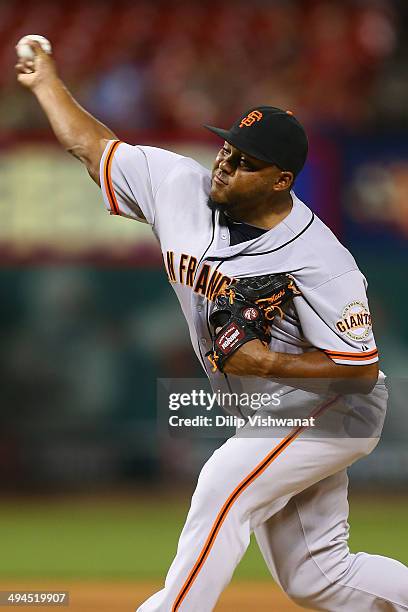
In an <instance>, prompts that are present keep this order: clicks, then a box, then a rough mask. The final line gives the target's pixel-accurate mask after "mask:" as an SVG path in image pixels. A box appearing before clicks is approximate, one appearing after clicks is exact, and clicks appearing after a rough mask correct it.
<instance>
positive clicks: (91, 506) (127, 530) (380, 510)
mask: <svg viewBox="0 0 408 612" xmlns="http://www.w3.org/2000/svg"><path fill="white" fill-rule="evenodd" d="M187 507H188V500H187V499H184V498H183V500H182V501H169V500H166V499H159V498H158V499H151V500H146V499H143V500H137V499H132V500H129V499H128V500H121V501H114V500H108V501H107V500H103V499H101V500H99V501H97V500H94V501H84V500H65V501H63V502H62V501H59V502H56V501H51V500H48V501H41V502H33V501H23V500H20V501H19V502H18V503H11V502H4V501H3V502H2V504H1V506H0V538H1V539H0V541H1V551H2V554H1V555H0V578H51V579H52V578H67V579H72V578H81V579H83V578H84V579H100V578H105V579H107V578H112V579H118V580H119V579H132V580H148V579H158V578H162V577H163V576H164V574H165V572H166V570H167V568H168V566H169V563H170V561H171V559H172V557H173V555H174V551H175V548H176V544H177V538H178V534H179V531H180V529H181V526H182V524H183V521H184V517H185V513H186V510H187ZM407 510H408V499H407V498H398V499H396V498H390V499H388V498H387V497H384V499H383V500H382V501H381V500H379V499H377V498H376V499H374V498H365V499H363V498H359V499H355V500H354V501H353V502H352V503H351V518H350V523H351V526H352V528H351V540H350V545H351V549H352V550H353V551H358V550H366V551H367V552H372V553H377V554H383V555H389V556H393V557H396V558H398V559H399V560H400V561H402V562H404V563H406V564H408V543H407V533H408V526H407V520H406V519H407ZM235 577H236V578H238V579H239V578H245V579H249V580H254V579H259V580H263V579H267V578H268V577H269V575H268V572H267V570H266V569H265V566H264V563H263V561H262V558H261V556H260V554H259V552H258V549H257V547H256V545H255V544H254V543H252V544H251V546H250V549H249V550H248V552H247V554H246V556H245V558H244V560H243V561H242V563H241V565H240V566H239V568H238V570H237V572H236V574H235Z"/></svg>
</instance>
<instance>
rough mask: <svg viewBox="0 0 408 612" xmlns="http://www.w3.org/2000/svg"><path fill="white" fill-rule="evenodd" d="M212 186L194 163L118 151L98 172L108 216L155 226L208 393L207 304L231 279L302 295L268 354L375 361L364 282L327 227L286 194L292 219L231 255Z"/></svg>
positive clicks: (117, 146)
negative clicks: (317, 353) (292, 285)
mask: <svg viewBox="0 0 408 612" xmlns="http://www.w3.org/2000/svg"><path fill="white" fill-rule="evenodd" d="M210 180H211V179H210V172H209V171H208V170H207V169H206V168H203V167H202V166H201V165H200V164H198V163H197V162H195V161H194V160H192V159H190V158H187V157H183V156H181V155H177V154H175V153H171V152H169V151H165V150H162V149H158V148H154V147H145V146H131V145H128V144H125V143H120V142H118V141H113V142H110V143H109V144H108V146H107V148H106V151H105V153H104V155H103V159H102V163H101V186H102V191H103V195H104V200H105V204H106V207H107V208H108V210H109V211H110V212H111V214H114V215H123V216H126V217H130V218H132V219H139V220H140V218H141V213H142V215H143V216H144V218H145V219H146V221H147V222H148V223H149V224H150V225H151V226H152V229H153V232H154V234H155V236H156V237H157V238H158V240H159V242H160V246H161V249H162V253H163V259H164V263H165V266H166V270H167V274H168V277H169V281H170V283H171V284H172V286H173V288H174V291H175V292H176V294H177V297H178V299H179V301H180V304H181V307H182V309H183V313H184V316H185V318H186V319H187V322H188V325H189V329H190V335H191V340H192V343H193V346H194V350H195V352H196V354H197V356H198V358H199V359H200V361H201V363H202V365H203V367H204V369H205V370H206V372H207V374H208V375H209V376H210V377H211V378H212V379H213V381H212V382H213V383H214V385H215V386H217V379H220V377H221V375H220V373H215V374H214V373H213V372H212V371H211V365H210V363H209V362H208V360H207V359H206V358H205V353H206V352H207V351H208V350H209V348H210V335H209V327H208V323H207V320H208V314H209V311H210V309H211V301H212V298H213V297H214V294H215V293H216V292H217V291H219V290H220V288H221V287H222V286H223V285H225V284H226V283H227V282H228V281H229V280H230V279H232V278H239V277H245V276H256V275H260V274H270V273H279V272H289V273H290V274H292V275H293V277H294V278H295V280H296V284H297V286H298V288H299V289H300V290H301V293H302V295H301V296H299V297H296V298H295V299H294V300H293V306H291V307H289V308H287V309H286V313H285V317H284V318H283V319H279V318H277V319H275V322H274V325H273V328H272V341H271V345H270V348H271V350H273V351H278V352H285V353H302V352H304V351H309V350H311V349H315V348H317V349H320V350H322V351H324V352H325V353H326V354H327V355H328V356H329V357H330V358H331V359H332V360H333V361H334V362H336V363H339V364H350V365H365V364H370V363H374V362H375V361H377V360H378V351H377V348H376V345H375V340H374V336H373V332H372V325H371V317H370V312H369V307H368V302H367V296H366V287H367V283H366V280H365V278H364V277H363V275H362V274H361V272H360V271H359V269H358V267H357V264H356V262H355V260H354V258H353V257H352V255H351V254H350V253H349V251H347V249H345V248H344V247H343V246H342V245H341V244H340V242H339V241H338V240H337V238H336V237H335V236H334V234H333V233H332V232H331V231H330V230H329V229H328V227H327V226H326V225H325V224H324V223H323V222H322V221H321V220H320V219H319V218H318V217H317V216H316V215H315V214H313V213H312V211H311V210H310V209H309V208H308V207H307V206H306V205H305V204H303V202H301V201H300V200H299V199H298V198H297V197H296V195H295V194H294V193H293V192H292V199H293V208H292V211H291V212H290V213H289V215H288V216H287V217H286V218H285V219H284V220H283V221H282V222H281V223H280V224H279V225H277V226H276V227H274V228H273V229H271V230H269V231H268V232H266V233H265V234H263V235H262V236H260V237H259V238H256V239H254V240H249V241H246V242H241V243H240V244H236V245H234V246H229V232H228V228H227V226H226V225H225V224H223V215H222V214H220V213H219V212H216V213H213V212H212V211H211V210H210V209H209V207H208V205H207V200H208V194H209V190H210ZM222 378H223V377H222ZM231 378H233V377H231ZM263 384H266V383H265V381H264V383H263Z"/></svg>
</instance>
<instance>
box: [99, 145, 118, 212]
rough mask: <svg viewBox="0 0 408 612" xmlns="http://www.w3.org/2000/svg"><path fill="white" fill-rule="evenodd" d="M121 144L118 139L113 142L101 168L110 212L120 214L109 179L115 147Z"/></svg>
mask: <svg viewBox="0 0 408 612" xmlns="http://www.w3.org/2000/svg"><path fill="white" fill-rule="evenodd" d="M120 144H121V141H120V140H116V141H115V142H113V143H112V144H111V146H110V148H109V151H108V153H107V154H106V157H105V164H104V168H103V178H104V183H105V192H106V196H107V198H108V200H109V206H110V209H111V213H112V214H113V215H120V210H119V204H118V201H117V199H116V195H115V191H114V189H113V185H112V179H111V168H112V160H113V155H114V153H115V151H116V149H117V148H118V146H119V145H120Z"/></svg>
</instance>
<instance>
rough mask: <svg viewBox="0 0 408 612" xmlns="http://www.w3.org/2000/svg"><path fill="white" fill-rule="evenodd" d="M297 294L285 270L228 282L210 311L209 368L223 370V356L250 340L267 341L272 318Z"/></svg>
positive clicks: (281, 311)
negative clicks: (210, 344) (210, 365)
mask: <svg viewBox="0 0 408 612" xmlns="http://www.w3.org/2000/svg"><path fill="white" fill-rule="evenodd" d="M299 294H300V291H299V290H298V289H297V287H296V285H295V282H294V280H293V278H292V277H291V276H289V275H288V274H266V275H263V276H252V277H249V278H241V279H238V280H237V281H235V282H232V283H231V284H229V285H228V286H227V287H226V288H225V289H224V291H222V292H221V293H219V294H218V295H217V297H216V299H215V305H214V309H213V311H212V313H211V315H210V324H211V327H212V330H213V335H212V340H213V343H212V349H211V351H209V353H207V357H208V359H209V361H210V362H211V364H212V366H213V371H214V372H215V371H216V370H220V371H221V372H223V368H224V365H225V362H226V361H227V359H229V358H230V357H231V355H233V353H235V351H236V350H238V349H239V348H240V347H241V346H242V345H243V344H245V343H247V342H250V341H251V340H256V339H258V340H260V341H261V342H263V343H264V344H265V345H266V344H269V342H270V341H271V334H270V328H271V325H272V323H273V320H274V318H275V317H276V316H280V317H283V310H282V308H283V306H284V305H285V304H286V303H288V302H289V301H290V300H291V299H292V298H293V297H294V296H295V295H299Z"/></svg>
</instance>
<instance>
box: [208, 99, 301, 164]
mask: <svg viewBox="0 0 408 612" xmlns="http://www.w3.org/2000/svg"><path fill="white" fill-rule="evenodd" d="M204 127H205V128H207V129H208V130H210V131H211V132H214V134H217V135H218V136H221V138H222V139H223V140H226V141H227V142H229V143H230V144H232V145H233V146H234V147H237V149H239V150H240V151H242V152H243V153H247V154H248V155H251V156H252V157H255V158H256V159H260V160H262V161H264V162H269V163H270V164H275V165H276V166H279V168H281V169H282V170H288V171H290V172H293V174H294V175H295V176H296V175H297V174H299V172H300V171H301V169H302V168H303V166H304V163H305V161H306V158H307V152H308V141H307V136H306V132H305V130H304V128H303V126H302V125H301V124H300V123H299V121H298V120H297V119H296V118H295V117H294V115H293V113H292V112H291V111H285V110H282V109H281V108H276V107H274V106H254V107H253V108H250V109H249V110H248V111H246V113H244V114H243V115H241V117H240V118H239V119H238V120H237V121H235V123H234V124H233V126H232V127H231V129H230V130H223V129H221V128H217V127H213V126H211V125H205V126H204Z"/></svg>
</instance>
